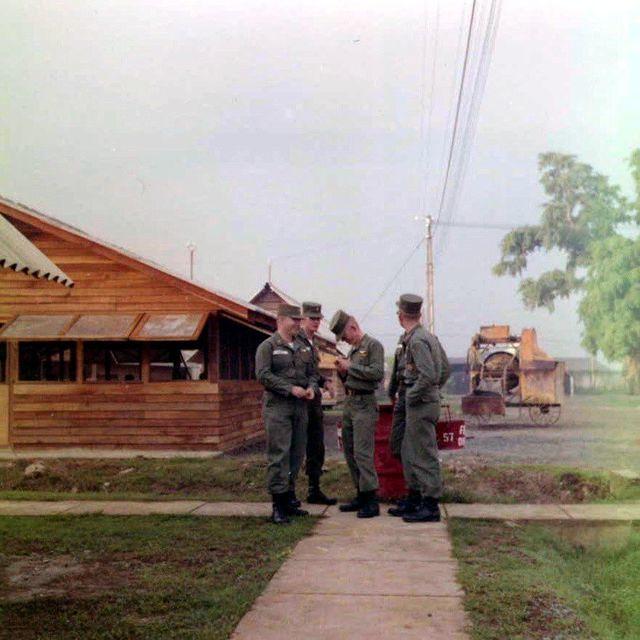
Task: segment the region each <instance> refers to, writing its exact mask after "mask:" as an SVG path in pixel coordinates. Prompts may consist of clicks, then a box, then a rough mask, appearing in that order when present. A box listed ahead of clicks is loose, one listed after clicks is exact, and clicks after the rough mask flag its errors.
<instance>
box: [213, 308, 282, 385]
mask: <svg viewBox="0 0 640 640" xmlns="http://www.w3.org/2000/svg"><path fill="white" fill-rule="evenodd" d="M219 327H220V379H221V380H254V379H255V377H256V371H255V358H256V351H257V349H258V346H259V345H260V343H261V342H262V341H263V340H264V339H265V338H266V337H267V335H270V333H268V332H266V331H265V332H262V331H259V330H256V329H255V328H253V327H251V325H248V324H246V323H244V322H241V321H238V320H235V319H231V318H226V317H224V316H221V317H220V325H219Z"/></svg>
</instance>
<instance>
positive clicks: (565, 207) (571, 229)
mask: <svg viewBox="0 0 640 640" xmlns="http://www.w3.org/2000/svg"><path fill="white" fill-rule="evenodd" d="M639 159H640V154H639ZM639 166H640V165H639ZM538 167H539V169H540V171H541V173H542V175H541V177H540V182H541V184H542V186H543V187H544V190H545V193H546V194H547V196H549V197H548V200H547V202H546V203H545V204H544V205H543V208H542V216H541V220H540V224H538V225H525V226H522V227H518V228H517V229H514V230H513V231H510V232H509V233H508V234H507V235H506V236H505V237H504V238H503V240H502V242H501V245H500V248H501V254H502V255H501V258H500V262H499V263H498V264H497V265H496V266H495V267H494V273H495V274H496V275H499V276H502V275H510V276H521V275H522V274H523V273H524V271H526V269H527V267H528V259H529V257H530V256H531V255H532V254H534V253H536V252H537V251H545V252H549V251H553V250H557V251H559V252H560V253H561V254H562V255H563V256H564V260H565V265H564V269H556V270H553V271H548V272H546V273H544V274H542V275H541V276H540V277H539V278H537V279H535V278H525V279H523V280H522V282H521V285H520V294H521V296H522V299H523V301H524V303H525V306H526V307H527V308H529V309H534V308H536V307H546V308H547V309H549V310H550V311H553V309H554V302H555V300H556V299H557V298H567V297H569V296H570V295H571V294H572V293H574V292H575V291H578V290H580V289H582V287H583V286H584V278H583V272H584V270H585V269H586V268H587V267H588V266H589V264H590V260H591V258H590V256H591V248H592V246H593V243H594V242H596V241H598V240H600V239H602V238H605V237H608V236H610V235H612V234H614V233H615V230H616V227H617V226H618V225H619V224H620V223H622V222H625V221H627V220H628V204H627V202H626V200H625V199H624V197H623V196H622V195H621V193H620V189H619V187H617V186H612V185H610V184H609V180H608V178H606V177H605V176H603V175H601V174H599V173H597V172H595V171H594V170H593V169H592V168H591V167H590V166H589V165H587V164H584V163H581V162H578V161H577V160H576V157H575V156H573V155H565V154H560V153H543V154H541V155H540V156H539V160H538Z"/></svg>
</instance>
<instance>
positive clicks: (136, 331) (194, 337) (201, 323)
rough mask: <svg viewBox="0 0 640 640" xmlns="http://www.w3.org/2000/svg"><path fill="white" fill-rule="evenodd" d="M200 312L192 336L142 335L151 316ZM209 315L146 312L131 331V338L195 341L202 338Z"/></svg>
mask: <svg viewBox="0 0 640 640" xmlns="http://www.w3.org/2000/svg"><path fill="white" fill-rule="evenodd" d="M198 314H200V315H201V316H202V317H201V318H200V320H199V321H198V324H197V326H196V329H195V331H194V332H193V333H192V334H191V335H190V336H188V337H187V336H178V337H172V336H162V335H160V336H149V337H147V336H141V335H140V332H141V331H142V330H143V329H144V326H145V325H146V324H147V321H148V320H149V318H150V317H151V316H191V315H193V316H195V315H198ZM208 317H209V312H207V311H202V312H195V313H145V314H143V316H142V318H141V319H140V320H139V321H138V323H137V324H136V326H135V328H134V329H133V331H132V332H131V334H130V336H129V340H135V341H137V342H193V341H195V340H198V339H199V338H200V334H201V333H202V330H203V329H204V325H205V324H206V323H207V319H208Z"/></svg>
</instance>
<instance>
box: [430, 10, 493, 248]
mask: <svg viewBox="0 0 640 640" xmlns="http://www.w3.org/2000/svg"><path fill="white" fill-rule="evenodd" d="M501 5H502V3H501V0H491V7H490V9H489V16H488V19H487V25H486V28H485V30H484V35H483V42H482V49H481V52H480V58H479V62H478V69H477V72H476V74H475V78H474V82H473V90H472V92H471V98H470V101H469V107H468V115H467V119H466V123H465V127H464V132H463V135H462V143H461V145H460V153H459V154H458V157H459V163H458V167H457V170H456V171H455V172H454V176H453V182H452V188H451V189H450V196H449V200H448V202H446V203H445V207H444V210H445V211H447V210H448V211H449V215H448V216H444V217H446V218H447V219H448V220H452V219H453V215H454V211H455V208H456V204H457V201H458V199H459V197H460V191H461V185H462V184H463V182H464V178H465V175H466V170H467V167H468V164H469V155H470V147H471V145H472V144H473V140H474V138H475V133H476V129H477V123H478V119H479V114H480V104H481V102H482V97H483V95H484V89H485V86H486V82H487V78H488V74H489V67H490V64H491V58H492V55H493V50H494V47H495V41H496V36H497V33H498V25H499V22H500V13H501ZM441 217H443V216H441ZM447 237H448V233H447V232H446V231H445V232H444V233H443V234H441V236H440V241H439V242H438V245H437V248H436V256H438V255H439V254H441V253H442V251H443V250H444V247H445V245H446V240H447Z"/></svg>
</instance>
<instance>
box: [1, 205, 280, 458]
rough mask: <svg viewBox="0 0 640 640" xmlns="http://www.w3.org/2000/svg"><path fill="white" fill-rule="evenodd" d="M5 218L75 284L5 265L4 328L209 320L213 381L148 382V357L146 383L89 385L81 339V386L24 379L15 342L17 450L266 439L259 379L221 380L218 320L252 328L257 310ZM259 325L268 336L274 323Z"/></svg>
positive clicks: (13, 432) (12, 389)
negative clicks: (64, 319) (118, 318)
mask: <svg viewBox="0 0 640 640" xmlns="http://www.w3.org/2000/svg"><path fill="white" fill-rule="evenodd" d="M0 213H2V214H3V215H5V216H6V217H7V219H8V220H9V222H11V224H13V225H14V226H15V227H16V228H17V229H18V230H19V231H20V232H21V233H23V234H24V235H25V236H26V237H27V238H28V239H29V240H30V241H31V242H32V243H33V244H34V245H35V246H36V247H38V248H39V249H40V250H41V251H42V252H43V253H44V254H45V255H46V256H47V257H49V259H50V260H51V261H53V262H54V263H55V264H56V265H57V266H58V267H59V268H60V269H62V270H63V271H64V272H65V273H66V274H68V276H69V277H70V278H71V279H72V280H73V281H74V283H75V286H74V287H73V288H65V287H63V286H61V285H60V284H58V283H55V282H50V281H47V280H40V279H36V278H33V277H31V276H28V275H25V274H23V273H16V272H14V271H11V270H9V269H0V323H6V322H7V321H9V320H10V319H11V318H14V317H15V316H18V315H21V314H37V315H46V314H52V315H54V314H55V315H59V314H71V315H84V314H110V313H122V314H124V313H136V314H143V313H153V312H157V313H166V314H171V313H179V314H191V313H205V314H208V317H209V321H208V322H207V325H206V326H205V328H204V332H205V333H204V334H203V336H204V337H203V341H204V344H206V347H205V350H206V351H207V352H208V367H207V371H208V373H207V375H206V376H204V374H203V376H204V377H206V378H207V379H203V380H195V381H191V380H173V381H169V382H149V381H148V379H149V374H148V372H149V362H148V353H147V352H146V351H145V352H144V353H145V355H144V356H143V361H142V364H141V371H142V381H141V382H138V381H136V382H121V381H119V382H100V383H97V382H83V379H82V373H81V370H82V366H81V365H82V352H83V350H82V346H83V342H82V341H77V340H76V341H75V342H76V344H77V345H78V349H77V358H78V365H79V367H78V369H79V371H78V374H77V376H76V380H75V381H73V382H24V381H20V380H18V363H17V359H18V342H19V341H17V340H13V339H10V338H9V339H8V340H7V345H8V349H7V351H8V354H9V355H8V367H7V375H6V378H7V380H6V381H5V383H4V385H3V386H4V388H5V389H7V388H8V397H9V407H8V414H9V430H8V431H9V445H10V446H11V447H13V448H14V449H16V450H28V449H55V448H64V449H69V448H77V447H86V448H93V449H95V448H110V449H141V450H194V451H195V450H210V451H227V450H230V449H233V448H236V447H239V446H241V445H243V444H246V443H249V442H253V441H256V440H257V439H259V438H262V437H263V428H262V423H261V417H260V413H261V397H262V387H261V386H260V385H259V384H258V383H257V382H256V381H255V380H220V379H218V376H219V371H220V364H219V357H220V351H221V346H220V344H219V339H220V338H219V332H218V322H219V320H218V318H219V314H220V313H222V312H224V313H225V315H226V318H229V316H230V315H235V316H236V317H238V318H239V319H241V320H242V321H243V323H244V326H245V327H247V328H246V329H245V331H250V332H251V331H252V329H251V326H250V325H249V324H248V323H250V322H254V321H255V318H256V311H255V309H252V308H251V306H250V305H248V306H244V305H243V303H241V302H239V301H237V300H235V299H231V298H230V299H226V298H224V297H223V295H222V294H217V293H215V292H212V291H209V290H207V289H202V288H201V287H198V286H196V285H194V284H193V283H190V282H188V281H182V280H180V278H177V277H174V276H171V275H170V274H167V273H166V272H164V271H163V270H161V269H159V270H157V271H155V270H154V268H153V267H151V266H149V264H147V263H143V262H142V261H141V262H139V263H138V262H136V260H135V258H133V257H132V256H130V255H129V254H125V253H123V254H122V256H120V255H119V254H118V251H117V250H115V249H114V248H112V247H109V246H107V245H102V244H100V243H98V242H97V241H92V240H90V239H87V238H85V237H83V236H82V235H78V237H75V236H74V234H73V233H72V232H70V231H69V230H68V229H64V228H63V229H61V230H60V232H58V231H57V230H56V229H55V225H53V223H52V222H50V219H47V221H46V222H43V223H42V224H40V223H39V222H38V221H37V220H33V219H29V222H27V221H26V220H27V219H28V218H29V216H27V215H26V214H25V215H23V214H22V213H21V214H20V215H16V216H12V211H11V208H10V207H7V206H6V205H3V206H2V207H0ZM227 321H228V320H225V322H227ZM259 321H260V323H261V324H262V330H263V331H264V329H265V328H266V327H268V325H269V322H270V321H269V318H268V317H267V318H262V317H260V319H259ZM67 340H68V339H67ZM25 341H26V339H25ZM70 341H72V342H73V340H70ZM84 344H85V347H86V344H88V343H84ZM136 344H138V345H139V344H140V343H136ZM223 351H225V353H226V352H228V349H226V350H224V349H223ZM145 358H146V360H145Z"/></svg>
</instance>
